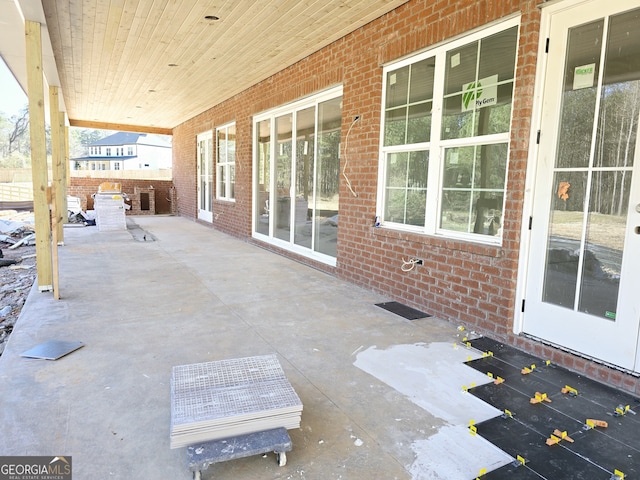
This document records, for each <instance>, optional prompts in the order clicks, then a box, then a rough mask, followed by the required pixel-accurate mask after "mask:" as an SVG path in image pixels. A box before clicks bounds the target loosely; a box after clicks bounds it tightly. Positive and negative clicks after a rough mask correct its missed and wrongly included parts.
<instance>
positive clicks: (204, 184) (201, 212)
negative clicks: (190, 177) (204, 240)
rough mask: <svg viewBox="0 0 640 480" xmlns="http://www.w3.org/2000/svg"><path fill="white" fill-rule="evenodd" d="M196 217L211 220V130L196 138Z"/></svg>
mask: <svg viewBox="0 0 640 480" xmlns="http://www.w3.org/2000/svg"><path fill="white" fill-rule="evenodd" d="M197 141H198V147H197V156H198V159H197V164H198V219H199V220H204V221H206V222H213V209H212V203H213V132H205V133H201V134H200V135H198V138H197Z"/></svg>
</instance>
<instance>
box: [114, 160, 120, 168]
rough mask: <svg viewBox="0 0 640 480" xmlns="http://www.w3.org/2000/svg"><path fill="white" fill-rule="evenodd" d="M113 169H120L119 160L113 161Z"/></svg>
mask: <svg viewBox="0 0 640 480" xmlns="http://www.w3.org/2000/svg"><path fill="white" fill-rule="evenodd" d="M113 169H114V170H120V162H115V163H114V164H113Z"/></svg>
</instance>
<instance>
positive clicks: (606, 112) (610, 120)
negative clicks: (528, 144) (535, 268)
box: [542, 9, 640, 321]
mask: <svg viewBox="0 0 640 480" xmlns="http://www.w3.org/2000/svg"><path fill="white" fill-rule="evenodd" d="M639 21H640V9H637V10H634V11H630V12H626V13H623V14H620V15H617V16H613V17H611V19H610V20H609V21H608V25H605V21H604V20H599V21H597V22H593V23H589V24H586V25H582V26H580V27H576V28H574V29H570V30H569V39H568V44H567V64H566V68H565V85H564V95H563V100H562V112H561V122H560V128H559V135H558V149H557V157H556V169H555V174H554V182H553V190H552V192H551V194H552V195H553V200H552V204H551V214H550V223H549V242H548V252H547V260H546V269H545V285H544V288H543V298H542V300H543V301H544V302H548V303H553V304H555V305H559V306H564V307H567V308H571V309H575V310H577V311H579V312H582V313H586V314H589V315H592V316H596V317H600V318H603V319H608V320H612V321H614V320H615V319H616V309H617V305H618V292H619V284H620V278H621V271H622V263H623V249H624V240H625V235H626V224H627V210H628V205H629V201H630V198H629V192H630V189H631V177H632V167H633V157H634V155H635V144H636V135H637V129H638V115H639V108H640V107H639V104H640V85H639V84H640V60H638V57H639V56H640V33H638V29H637V28H636V26H637V24H638V22H639ZM605 26H607V27H608V28H607V36H606V38H607V42H606V45H605V46H604V47H603V46H602V42H601V39H602V37H603V32H604V30H605ZM603 48H604V54H605V57H604V58H605V60H604V66H603V72H602V78H603V80H602V84H601V85H599V84H598V75H599V73H598V71H599V59H600V58H601V55H602V50H603ZM598 100H599V101H598ZM594 119H597V122H598V123H597V126H596V127H597V128H596V129H595V132H594V128H593V127H594V124H593V122H594ZM593 139H595V141H592V140H593Z"/></svg>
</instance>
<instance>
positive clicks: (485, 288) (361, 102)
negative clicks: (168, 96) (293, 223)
mask: <svg viewBox="0 0 640 480" xmlns="http://www.w3.org/2000/svg"><path fill="white" fill-rule="evenodd" d="M538 3H539V0H500V1H496V0H456V1H453V0H432V1H429V2H425V1H417V0H416V1H409V2H407V3H406V4H404V5H403V6H401V7H398V8H397V9H395V10H394V11H392V12H391V13H389V14H387V15H385V16H383V17H381V18H379V19H377V20H375V21H373V22H371V23H369V24H367V25H365V26H364V27H362V28H360V29H358V30H356V31H355V32H353V33H352V34H349V35H347V36H345V37H343V38H342V39H340V40H338V41H336V42H334V43H333V44H331V45H329V46H327V47H325V48H323V49H322V50H320V51H318V52H316V53H314V54H313V55H310V56H308V57H306V58H305V59H303V60H301V61H300V62H298V63H296V64H294V65H292V66H291V67H289V68H287V69H285V70H283V71H281V72H279V73H278V74H276V75H273V76H272V77H270V78H268V79H266V80H264V81H263V82H261V83H259V84H257V85H255V86H253V87H252V88H250V89H248V90H246V91H244V92H242V93H241V94H239V95H236V96H235V97H233V98H231V99H229V100H228V101H226V102H224V103H223V104H220V105H218V106H216V107H214V108H212V109H210V110H208V111H206V112H204V113H202V114H201V115H199V116H197V117H195V118H193V119H191V120H189V121H188V122H186V123H184V124H182V125H180V126H178V127H177V128H176V129H175V130H174V142H173V151H174V181H175V184H176V189H177V195H178V211H179V213H180V214H181V215H183V216H187V217H190V218H195V217H196V213H197V212H196V208H197V207H196V191H195V177H196V171H195V169H196V165H195V158H196V153H195V143H196V134H197V133H200V132H203V131H206V130H214V131H215V127H216V126H218V125H222V124H224V123H227V122H230V121H233V120H235V121H236V126H237V155H236V202H235V203H228V202H214V220H213V226H214V227H215V228H217V229H220V230H222V231H225V232H228V233H230V234H232V235H235V236H238V237H241V238H245V239H248V240H249V241H254V242H255V240H252V239H251V220H252V218H251V201H252V198H251V195H252V190H251V172H252V138H251V135H252V117H253V115H255V114H257V113H260V112H263V111H265V110H268V109H271V108H275V107H278V106H282V105H284V104H286V103H289V102H292V101H294V100H297V99H300V98H302V97H304V96H307V95H310V94H313V93H316V92H318V91H320V90H322V89H326V88H329V87H331V86H334V85H338V84H341V85H342V86H343V121H342V137H343V144H344V138H345V135H346V132H347V130H348V128H349V127H350V126H351V122H352V121H353V118H354V116H356V115H359V116H360V121H359V122H358V123H357V124H354V126H353V129H352V131H351V132H350V137H349V151H347V152H343V153H344V154H346V155H348V159H349V164H348V172H347V173H348V176H349V178H350V180H351V182H352V185H353V188H354V190H355V191H356V192H357V196H353V195H352V194H351V193H350V191H349V189H348V187H347V186H346V184H345V182H342V184H341V190H340V228H339V229H338V256H337V266H336V267H335V268H332V267H327V266H326V265H317V263H314V262H313V261H312V260H309V259H306V258H304V257H297V256H295V255H293V254H290V253H287V252H282V251H281V250H279V249H277V248H275V247H273V246H270V245H264V246H265V247H266V248H270V249H272V250H273V251H277V252H279V253H284V254H285V255H287V256H290V257H292V258H296V259H297V260H299V261H301V262H304V263H307V264H309V265H312V266H314V267H320V268H322V269H323V270H325V271H330V272H331V273H333V274H335V275H337V276H338V277H341V278H344V279H347V280H349V281H350V282H353V283H355V284H357V285H360V286H363V287H365V288H368V289H371V290H374V291H376V292H380V293H382V294H384V295H386V296H388V297H390V298H393V299H395V300H398V301H401V302H403V303H406V304H409V305H411V306H413V307H416V308H419V309H421V310H424V311H427V312H430V313H432V314H434V315H436V316H438V317H440V318H444V319H446V320H449V321H451V322H455V323H456V324H460V323H462V324H464V325H465V326H466V327H467V328H469V329H473V330H476V331H478V332H482V333H486V334H489V335H491V336H492V337H494V338H497V339H499V340H502V341H505V342H507V343H510V344H513V345H517V346H519V347H521V348H525V349H529V350H531V351H534V350H535V349H536V348H537V347H535V346H536V345H537V346H538V347H541V346H540V344H537V343H535V342H532V341H529V340H525V339H523V338H522V337H519V336H514V335H513V334H512V333H511V332H512V330H513V318H514V311H515V306H516V305H515V302H516V299H515V290H516V277H517V263H518V255H519V248H520V238H519V237H520V228H521V216H522V207H523V200H524V181H525V173H526V164H527V157H528V153H529V152H528V150H529V136H530V130H531V113H532V107H533V88H534V80H535V73H536V62H537V48H538V40H539V35H538V32H539V27H540V25H539V22H540V10H539V8H538V7H537V4H538ZM515 14H520V15H521V27H520V40H519V47H518V48H519V50H518V60H517V70H516V82H515V92H514V104H513V121H512V128H511V132H512V140H511V145H510V157H509V169H508V178H507V200H506V209H505V214H504V218H503V232H504V236H503V244H502V246H500V247H497V246H487V245H480V244H474V243H472V242H463V241H457V240H451V239H443V238H436V237H433V236H426V235H417V234H411V233H402V232H398V231H391V230H388V229H384V228H376V227H374V226H373V219H374V215H375V212H376V197H377V187H378V185H377V183H378V161H379V160H378V159H379V141H380V115H381V111H380V110H381V101H382V67H383V65H384V64H386V63H387V62H390V61H393V60H396V59H399V58H401V57H403V56H406V55H409V54H413V53H416V52H418V51H420V50H423V49H426V48H428V47H430V46H433V45H435V44H438V43H439V42H442V41H445V40H448V39H451V38H453V37H455V36H457V35H460V34H462V33H465V32H469V31H471V30H473V29H476V28H479V27H482V26H486V25H488V24H490V23H492V22H496V21H498V20H500V19H502V18H505V17H507V16H510V15H515ZM410 257H419V258H422V259H424V260H425V262H424V265H423V266H421V267H419V268H415V269H413V270H411V271H410V272H403V271H402V270H401V266H402V260H403V258H410ZM544 348H550V347H544ZM555 352H557V353H556V354H553V355H551V356H552V357H553V359H554V361H555V360H557V361H558V362H559V363H562V364H565V365H566V366H568V367H570V368H576V367H578V363H579V362H578V360H577V357H574V356H572V355H569V354H565V353H563V352H560V351H557V350H555ZM534 353H535V351H534ZM580 361H582V360H580ZM589 365H590V366H589V367H588V368H587V367H585V368H584V369H581V368H578V369H579V370H580V371H583V372H585V373H587V374H589V373H590V372H591V370H589V369H592V368H593V364H591V363H589ZM598 368H601V367H598ZM605 370H606V368H605ZM599 371H600V370H599ZM606 371H608V370H606ZM612 372H613V371H612ZM591 373H593V372H591ZM604 375H605V374H604V373H598V374H593V375H592V376H595V377H598V378H603V376H604ZM607 377H608V378H609V374H607ZM613 377H615V378H616V379H618V377H619V372H616V373H615V375H613V374H611V377H610V378H613ZM615 384H616V386H620V387H621V388H625V389H631V390H633V389H635V388H640V386H639V385H640V384H639V383H638V382H637V379H634V378H633V377H630V376H625V375H623V376H622V377H621V380H620V381H617V380H616V382H615Z"/></svg>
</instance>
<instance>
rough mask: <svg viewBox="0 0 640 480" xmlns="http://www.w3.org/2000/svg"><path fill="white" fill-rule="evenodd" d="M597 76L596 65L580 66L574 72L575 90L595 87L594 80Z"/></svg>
mask: <svg viewBox="0 0 640 480" xmlns="http://www.w3.org/2000/svg"><path fill="white" fill-rule="evenodd" d="M595 74H596V64H595V63H590V64H588V65H580V66H578V67H576V68H575V70H574V72H573V89H574V90H580V89H582V88H591V87H593V80H594V78H595Z"/></svg>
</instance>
